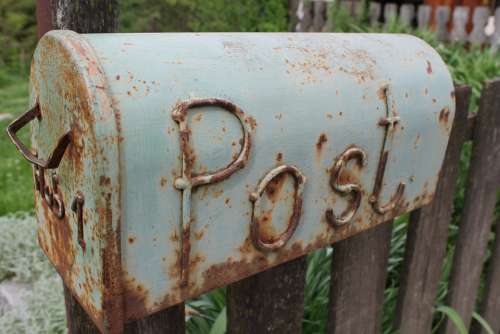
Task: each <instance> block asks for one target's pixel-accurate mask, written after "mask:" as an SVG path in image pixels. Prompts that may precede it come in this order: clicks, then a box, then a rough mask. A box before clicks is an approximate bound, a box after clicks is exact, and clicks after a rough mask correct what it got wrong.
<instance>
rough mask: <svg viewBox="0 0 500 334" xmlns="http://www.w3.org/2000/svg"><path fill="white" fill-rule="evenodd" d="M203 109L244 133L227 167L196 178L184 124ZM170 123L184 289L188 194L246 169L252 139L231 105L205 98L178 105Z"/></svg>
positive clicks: (237, 109) (186, 280)
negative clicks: (178, 162) (176, 160)
mask: <svg viewBox="0 0 500 334" xmlns="http://www.w3.org/2000/svg"><path fill="white" fill-rule="evenodd" d="M206 106H216V107H221V108H223V109H224V110H226V111H228V112H230V113H232V114H233V115H234V116H236V118H237V119H238V120H239V122H240V125H241V130H242V132H243V142H242V144H241V151H240V153H239V154H238V156H237V157H236V159H234V160H233V161H232V162H231V163H230V164H229V165H228V166H226V167H225V168H222V169H219V170H217V171H215V172H208V173H200V174H196V173H194V172H193V162H194V157H193V150H192V148H191V146H190V129H189V127H188V122H187V112H188V111H189V109H191V108H196V107H206ZM172 119H173V120H174V121H175V122H176V123H177V124H178V125H179V137H180V146H181V147H180V148H181V153H182V176H181V177H180V178H177V179H176V180H175V181H174V186H175V188H176V189H178V190H181V191H182V216H181V229H182V237H181V259H180V273H181V274H180V276H181V277H180V285H181V286H182V287H185V286H187V284H188V281H189V277H188V274H189V273H188V271H189V253H190V251H191V243H190V235H191V223H192V222H191V192H192V190H193V189H194V188H196V187H198V186H201V185H205V184H210V183H217V182H220V181H222V180H225V179H227V178H228V177H229V176H231V175H232V174H234V173H235V172H236V171H238V170H240V169H242V168H243V167H245V164H246V162H247V161H248V158H249V155H250V140H251V138H250V131H249V130H248V128H247V126H246V122H245V114H244V112H243V111H242V110H241V109H240V108H239V107H238V106H237V105H235V104H234V103H232V102H230V101H227V100H224V99H219V98H208V99H194V100H189V101H184V102H180V103H178V104H177V105H176V106H175V107H174V108H173V110H172Z"/></svg>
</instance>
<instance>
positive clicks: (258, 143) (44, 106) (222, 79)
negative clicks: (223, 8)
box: [8, 31, 455, 332]
mask: <svg viewBox="0 0 500 334" xmlns="http://www.w3.org/2000/svg"><path fill="white" fill-rule="evenodd" d="M30 87H31V90H30V103H31V105H30V107H31V109H30V110H29V111H28V112H26V113H25V114H24V115H22V116H21V117H20V118H18V119H16V120H15V121H14V122H13V123H12V124H11V125H10V126H9V128H8V133H9V135H10V136H11V138H12V140H13V141H14V143H15V144H16V146H17V147H18V149H19V151H20V152H21V153H22V154H23V155H24V156H25V157H26V158H27V160H29V161H30V162H31V163H32V164H33V168H34V182H35V194H36V195H35V201H36V215H37V217H38V239H39V243H40V246H41V247H42V248H43V251H44V252H45V254H46V255H47V256H48V258H49V259H50V260H51V262H52V263H53V265H54V266H55V268H56V269H57V271H58V272H59V274H60V275H61V276H62V278H63V280H64V282H65V284H66V285H67V286H68V287H69V289H70V290H71V291H72V293H73V294H74V296H75V298H77V300H78V301H79V302H80V303H81V305H82V306H83V308H84V309H85V310H86V311H87V313H88V314H89V315H90V317H91V318H92V319H93V321H94V322H95V323H96V325H97V326H98V327H99V328H100V329H101V330H102V331H104V332H117V331H120V326H122V325H123V323H124V322H127V321H131V320H134V319H139V318H142V317H145V316H147V315H149V314H151V313H154V312H156V311H159V310H161V309H164V308H166V307H169V306H172V305H174V304H177V303H180V302H182V301H184V300H186V299H189V298H192V297H195V296H197V295H199V294H201V293H203V292H206V291H208V290H210V289H213V288H216V287H221V286H224V285H227V284H229V283H231V282H234V281H237V280H239V279H242V278H244V277H247V276H250V275H253V274H256V273H258V272H260V271H263V270H266V269H267V268H269V267H272V266H275V265H278V264H280V263H283V262H286V261H289V260H291V259H293V258H296V257H298V256H301V255H304V254H306V253H308V252H311V251H312V250H314V249H317V248H320V247H324V246H327V245H329V244H332V243H334V242H336V241H338V240H341V239H344V238H347V237H349V236H351V235H354V234H356V233H360V232H362V231H364V230H366V229H368V228H370V227H373V226H375V225H377V224H379V223H381V222H383V221H386V220H389V219H391V218H394V217H396V216H398V215H400V214H402V213H405V212H408V211H410V210H412V209H414V208H417V207H420V206H422V205H425V204H427V203H429V202H430V201H431V200H432V197H433V194H434V191H435V188H436V183H437V180H438V178H439V174H440V169H441V164H442V161H443V157H444V154H445V150H446V147H447V143H448V138H449V134H450V129H451V126H452V122H453V117H454V112H455V97H454V87H453V83H452V79H451V76H450V74H449V72H448V70H447V68H446V65H445V64H444V63H443V61H442V60H441V58H440V57H439V55H438V54H437V53H436V51H434V50H433V49H432V48H431V47H430V46H429V45H427V44H426V43H425V42H423V41H421V40H420V39H417V38H415V37H412V36H407V35H389V34H329V33H322V34H286V33H284V34H249V33H210V34H194V33H193V34H95V35H94V34H89V35H79V34H76V33H74V32H71V31H52V32H49V33H48V34H46V35H45V36H44V37H43V38H42V39H41V40H40V42H39V45H38V47H37V49H36V51H35V54H34V58H33V62H32V67H31V80H30ZM28 123H30V124H31V127H32V138H31V148H28V145H27V144H23V143H22V142H20V141H19V140H18V138H17V137H16V131H17V130H19V129H20V128H21V127H23V126H25V125H27V124H28Z"/></svg>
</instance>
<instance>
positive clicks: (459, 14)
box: [450, 6, 469, 42]
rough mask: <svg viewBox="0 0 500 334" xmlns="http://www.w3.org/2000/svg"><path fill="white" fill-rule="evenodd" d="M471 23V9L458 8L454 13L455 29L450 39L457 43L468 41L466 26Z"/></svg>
mask: <svg viewBox="0 0 500 334" xmlns="http://www.w3.org/2000/svg"><path fill="white" fill-rule="evenodd" d="M468 21H469V7H465V6H457V7H455V10H454V11H453V28H452V31H451V35H450V39H451V40H452V41H455V42H465V41H466V40H467V31H466V26H467V22H468Z"/></svg>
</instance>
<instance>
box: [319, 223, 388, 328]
mask: <svg viewBox="0 0 500 334" xmlns="http://www.w3.org/2000/svg"><path fill="white" fill-rule="evenodd" d="M392 224H393V221H392V220H390V221H387V222H384V223H382V224H380V225H378V226H376V227H374V228H372V229H370V230H367V231H364V232H363V233H361V234H357V235H355V236H352V237H350V238H347V239H345V240H342V241H340V242H338V243H336V244H334V246H333V254H332V276H331V284H330V305H329V310H328V311H329V312H328V324H327V333H334V334H344V333H346V334H347V333H365V334H372V333H373V334H375V333H380V332H381V328H380V327H381V326H380V325H381V321H380V320H381V311H382V307H383V301H384V288H385V281H386V274H387V261H388V258H389V249H390V244H391V234H392Z"/></svg>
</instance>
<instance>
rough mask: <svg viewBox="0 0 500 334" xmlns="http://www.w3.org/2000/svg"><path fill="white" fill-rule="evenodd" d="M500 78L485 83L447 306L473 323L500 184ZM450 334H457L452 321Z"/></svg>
mask: <svg viewBox="0 0 500 334" xmlns="http://www.w3.org/2000/svg"><path fill="white" fill-rule="evenodd" d="M499 110H500V79H496V80H492V81H488V82H486V83H485V85H484V88H483V91H482V93H481V100H480V106H479V112H478V115H477V119H476V126H475V131H474V142H473V143H474V144H473V146H472V156H471V163H470V168H469V174H468V179H467V185H466V188H465V198H464V208H463V213H462V217H461V221H460V229H459V232H458V236H457V241H456V248H455V254H454V257H453V266H452V270H451V278H450V282H449V293H448V296H447V305H449V306H451V307H452V308H454V309H455V310H456V311H457V312H458V314H460V316H461V317H462V319H463V321H464V323H465V325H466V327H467V328H468V327H469V325H470V322H471V316H472V311H473V309H474V305H475V302H476V294H477V289H478V286H479V280H480V275H481V270H482V267H483V260H484V254H485V251H486V247H487V242H488V236H489V233H490V226H491V220H492V218H493V209H494V207H495V201H496V195H497V190H498V187H499V185H500V135H498V133H499V132H500V112H499ZM443 332H444V333H446V334H451V333H457V329H456V328H455V326H454V325H453V323H452V322H450V320H446V322H445V325H444V326H443Z"/></svg>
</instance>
